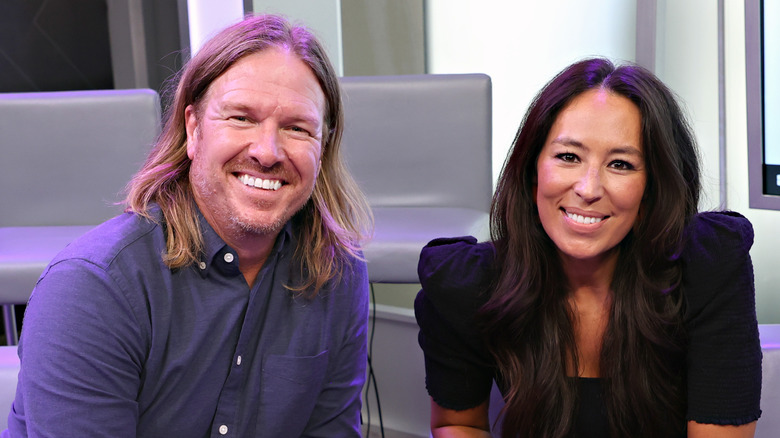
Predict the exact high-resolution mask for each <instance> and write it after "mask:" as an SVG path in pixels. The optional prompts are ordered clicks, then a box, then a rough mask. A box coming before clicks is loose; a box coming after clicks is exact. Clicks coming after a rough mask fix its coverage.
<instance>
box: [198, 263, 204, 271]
mask: <svg viewBox="0 0 780 438" xmlns="http://www.w3.org/2000/svg"><path fill="white" fill-rule="evenodd" d="M198 267H200V269H201V270H203V269H206V262H200V263H198Z"/></svg>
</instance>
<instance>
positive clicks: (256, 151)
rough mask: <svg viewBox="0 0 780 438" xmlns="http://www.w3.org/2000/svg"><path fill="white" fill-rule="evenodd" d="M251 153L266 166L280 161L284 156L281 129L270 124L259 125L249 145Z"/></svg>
mask: <svg viewBox="0 0 780 438" xmlns="http://www.w3.org/2000/svg"><path fill="white" fill-rule="evenodd" d="M249 155H250V156H251V157H252V158H254V159H256V160H257V161H258V163H260V165H261V166H264V167H272V166H273V165H275V164H276V163H278V162H280V161H281V160H282V159H283V158H284V145H283V143H282V141H281V133H280V132H279V130H278V129H276V127H275V126H272V125H270V124H268V125H261V126H259V127H258V129H257V132H256V135H255V138H254V139H253V141H252V143H251V145H250V146H249Z"/></svg>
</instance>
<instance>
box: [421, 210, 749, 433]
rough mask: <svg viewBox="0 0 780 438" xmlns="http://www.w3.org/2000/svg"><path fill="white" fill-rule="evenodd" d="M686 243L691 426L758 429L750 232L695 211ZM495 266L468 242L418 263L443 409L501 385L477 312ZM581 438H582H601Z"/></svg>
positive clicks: (425, 336)
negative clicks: (754, 423) (495, 382)
mask: <svg viewBox="0 0 780 438" xmlns="http://www.w3.org/2000/svg"><path fill="white" fill-rule="evenodd" d="M686 236H687V241H686V246H685V249H684V250H683V253H682V254H681V257H680V259H681V262H682V263H683V282H682V285H681V288H682V294H683V297H684V299H685V304H686V305H685V314H684V315H683V321H684V325H685V329H686V332H687V336H688V339H689V345H688V351H687V354H686V361H687V370H680V372H687V382H688V411H687V420H693V421H696V422H699V423H710V424H733V425H739V424H746V423H749V422H752V421H755V420H757V419H758V417H759V416H760V415H761V411H760V409H759V401H760V397H761V345H760V342H759V338H758V324H757V321H756V311H755V290H754V285H753V267H752V262H751V260H750V254H749V250H750V247H751V246H752V244H753V229H752V226H751V224H750V222H749V221H748V220H747V219H745V218H744V217H742V216H741V215H739V214H738V213H733V212H708V213H700V214H698V215H697V216H696V217H695V218H694V220H693V221H692V223H691V225H690V226H689V227H688V229H687V230H686ZM494 258H495V254H494V251H493V246H492V244H490V243H489V242H486V243H477V241H476V239H474V238H473V237H462V238H454V239H436V240H434V241H431V242H430V243H429V244H428V245H427V246H426V247H425V248H424V249H423V251H422V254H421V255H420V263H419V267H418V273H419V276H420V283H421V285H422V290H421V291H420V292H419V294H418V295H417V299H416V300H415V314H416V317H417V322H418V324H419V325H420V333H419V343H420V346H421V347H422V349H423V352H424V353H425V369H426V388H427V390H428V393H429V394H430V395H431V397H432V398H433V400H434V401H436V403H438V404H439V405H440V406H442V407H444V408H447V409H455V410H462V409H468V408H472V407H475V406H477V405H479V404H481V403H483V402H484V401H485V400H487V399H488V398H489V396H490V389H491V385H492V381H493V379H495V378H496V377H497V376H496V366H495V362H494V360H493V358H492V356H491V355H490V353H489V352H488V351H487V349H486V348H485V345H484V342H483V340H482V339H481V336H480V334H479V333H478V331H477V329H476V327H475V324H474V316H475V312H476V310H477V309H478V308H479V307H480V306H481V305H482V304H483V303H485V302H486V300H487V298H488V294H489V288H490V281H491V280H492V278H493V263H494ZM583 385H584V386H583ZM593 385H595V386H597V387H600V383H599V382H598V380H596V381H595V382H585V383H582V382H581V383H580V391H581V394H580V397H581V399H580V403H579V406H580V409H581V411H580V412H578V413H576V418H578V420H577V424H581V425H586V423H585V422H580V419H583V418H585V416H587V415H588V413H587V412H586V411H582V409H586V410H594V409H595V411H594V412H605V407H604V403H603V400H602V399H601V397H600V392H599V390H595V391H594V390H593V388H594V386H593ZM597 396H598V397H597ZM598 421H602V420H598ZM603 421H606V416H604V417H603ZM594 427H595V426H594ZM590 432H595V431H590ZM582 433H583V434H580V435H579V436H607V435H595V434H594V435H592V434H590V433H587V432H582ZM585 433H587V434H585Z"/></svg>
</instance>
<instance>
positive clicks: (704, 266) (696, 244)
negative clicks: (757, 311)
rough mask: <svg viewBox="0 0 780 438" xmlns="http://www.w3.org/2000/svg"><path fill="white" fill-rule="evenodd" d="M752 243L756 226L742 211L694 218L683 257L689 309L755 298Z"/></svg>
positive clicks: (708, 213) (698, 215)
mask: <svg viewBox="0 0 780 438" xmlns="http://www.w3.org/2000/svg"><path fill="white" fill-rule="evenodd" d="M752 245H753V226H752V225H751V224H750V221H748V220H747V219H746V218H745V217H744V216H742V215H741V214H739V213H736V212H731V211H724V212H706V213H699V214H697V215H696V216H695V217H694V219H693V221H691V223H690V225H689V226H688V228H687V229H686V242H685V248H684V249H683V252H682V254H681V257H680V259H681V261H682V266H683V289H684V293H685V295H686V297H687V301H688V303H689V305H690V308H689V312H696V311H698V310H700V309H699V308H700V307H703V306H710V305H712V304H713V300H715V301H718V300H731V299H740V300H741V301H745V302H746V303H748V302H749V301H750V300H751V299H752V291H753V287H752V280H753V270H752V263H751V261H750V248H751V246H752ZM716 297H717V298H716Z"/></svg>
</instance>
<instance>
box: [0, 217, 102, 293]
mask: <svg viewBox="0 0 780 438" xmlns="http://www.w3.org/2000/svg"><path fill="white" fill-rule="evenodd" d="M92 228H94V226H92V225H89V226H58V227H3V228H0V285H2V287H0V303H5V304H24V303H26V302H27V300H28V299H29V297H30V293H31V292H32V290H33V287H35V283H36V282H37V281H38V277H40V276H41V273H42V272H43V270H44V269H45V268H46V266H47V265H48V264H49V262H50V261H51V259H52V258H54V256H56V255H57V253H59V252H60V251H62V249H63V248H65V246H67V245H68V244H69V243H70V242H72V241H73V240H74V239H76V238H77V237H79V236H81V235H82V234H84V233H86V232H87V231H89V230H90V229H92Z"/></svg>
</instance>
